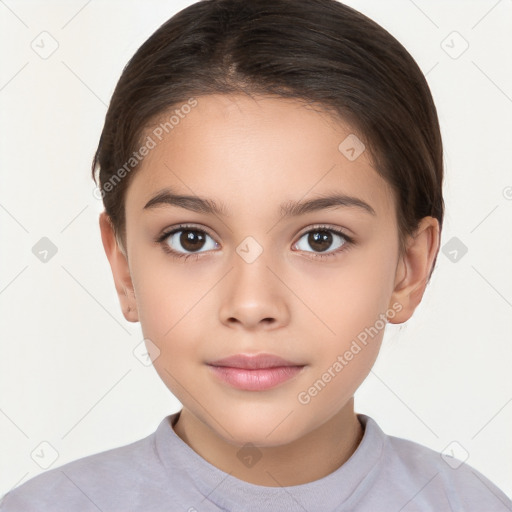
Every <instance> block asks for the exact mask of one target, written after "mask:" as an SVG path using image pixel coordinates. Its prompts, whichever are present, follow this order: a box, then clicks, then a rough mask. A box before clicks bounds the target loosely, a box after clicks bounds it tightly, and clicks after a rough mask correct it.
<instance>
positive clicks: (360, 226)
mask: <svg viewBox="0 0 512 512" xmlns="http://www.w3.org/2000/svg"><path fill="white" fill-rule="evenodd" d="M197 100H198V105H197V106H196V107H195V108H193V109H192V110H191V112H190V113H189V114H188V115H187V116H186V117H185V118H184V119H182V120H181V121H180V123H179V125H177V126H176V127H175V128H174V129H173V130H172V132H170V133H169V135H168V136H167V137H166V138H165V139H163V140H162V141H161V142H160V143H159V144H158V145H157V146H156V148H154V149H153V150H151V151H150V153H149V155H148V156H147V157H146V158H145V159H144V160H143V162H142V163H141V166H140V168H139V169H138V170H137V172H136V174H135V175H134V176H133V177H132V178H133V179H132V182H131V183H130V186H129V188H128V190H127V194H126V203H125V205H126V229H127V242H126V248H123V247H120V245H119V244H118V242H117V241H116V238H115V235H114V233H113V231H112V228H111V225H110V223H109V221H108V218H107V217H106V214H105V213H102V214H101V216H100V229H101V235H102V241H103V245H104V248H105V252H106V255H107V257H108V260H109V262H110V265H111V269H112V273H113V277H114V282H115V286H116V290H117V293H118V295H119V300H120V303H121V307H122V310H123V313H124V315H125V318H126V319H127V320H129V321H131V322H140V324H141V328H142V331H143V334H144V337H145V338H149V339H150V340H151V341H152V343H154V345H156V346H157V347H158V349H159V351H160V355H159V356H158V357H157V358H156V359H155V360H154V363H153V364H154V366H155V369H156V371H157V372H158V374H159V375H160V377H161V378H162V380H163V381H164V383H165V384H166V385H167V387H168V388H169V390H170V391H171V392H172V393H173V394H174V395H175V396H176V397H177V398H178V399H179V401H180V402H181V403H182V405H183V409H182V411H181V414H180V416H179V420H178V422H177V423H176V424H175V425H174V427H173V428H174V430H175V432H176V434H177V435H178V436H179V437H180V438H181V439H182V440H183V441H184V442H185V443H187V444H188V445H189V446H190V447H191V448H192V449H193V450H194V451H195V452H197V453H198V454H199V455H200V456H201V457H203V458H204V459H206V460H207V461H208V462H210V463H211V464H213V465H215V466H216V467H217V468H219V469H221V470H223V471H225V472H227V473H230V474H231V475H232V476H235V477H237V478H239V479H241V480H245V481H247V482H250V483H253V484H257V485H264V486H271V487H274V486H290V485H299V484H303V483H307V482H311V481H314V480H317V479H319V478H322V477H324V476H326V475H328V474H330V473H332V472H333V471H335V470H336V469H337V468H339V467H340V466H341V465H342V464H343V463H344V462H345V461H347V460H348V458H349V457H350V456H351V455H352V454H353V453H354V451H355V449H356V448H357V446H358V444H359V443H360V441H361V438H362V435H363V431H362V427H361V425H360V423H359V421H358V419H357V417H356V414H355V412H354V399H353V396H354V393H355V391H356V390H357V388H358V387H359V386H360V384H361V383H362V382H363V381H364V379H365V378H366V376H367V375H368V373H369V372H370V370H371V368H372V365H373V364H374V362H375V359H376V357H377V355H378V352H379V348H380V345H381V341H382V337H383V334H384V329H380V330H379V333H378V335H375V336H374V337H373V338H369V341H368V343H367V345H366V346H364V348H363V349H362V350H361V351H360V352H358V353H357V355H355V356H354V357H353V359H352V360H350V361H349V362H348V364H347V365H346V366H345V367H344V368H343V370H342V371H340V372H338V373H336V376H335V377H334V378H332V379H331V380H330V382H328V383H327V384H326V386H325V387H324V388H323V389H322V390H321V391H320V392H318V393H317V394H316V396H314V397H311V399H310V401H309V402H308V403H307V404H304V403H300V401H299V400H298V395H299V393H301V392H304V391H307V390H308V389H309V388H310V387H311V386H312V384H313V383H314V382H315V381H317V380H318V379H319V378H321V377H322V375H323V374H324V373H325V372H326V371H327V369H328V368H329V367H331V368H332V366H333V363H334V362H335V361H336V360H337V357H338V355H342V354H344V353H345V352H346V351H347V350H348V349H349V348H350V346H351V343H352V342H353V340H354V339H356V337H357V335H358V334H359V333H361V332H362V331H364V329H365V328H367V327H370V326H373V325H375V324H376V321H377V320H378V319H379V315H380V314H384V315H386V314H387V313H389V311H390V310H392V311H393V313H395V314H394V316H393V318H389V319H388V321H389V322H392V323H403V322H405V321H407V320H408V319H409V318H410V317H411V315H412V314H413V312H414V310H415V308H416V307H417V305H418V304H419V303H420V301H421V298H422V296H423V293H424V291H425V287H426V283H427V278H428V275H429V272H430V269H431V268H432V264H433V260H434V257H435V255H436V254H437V251H438V249H439V224H438V221H437V220H436V219H434V218H432V217H425V218H424V219H422V221H421V223H420V225H419V228H418V230H417V232H416V233H415V236H414V237H410V238H409V239H408V241H407V250H406V252H405V253H404V254H399V246H398V227H397V222H396V205H395V197H394V194H393V192H392V190H391V188H390V187H389V186H388V184H387V182H386V181H384V180H383V179H382V178H381V177H380V176H379V175H378V174H377V172H376V171H375V170H374V169H373V167H372V164H371V161H370V157H369V154H368V153H369V152H368V151H365V152H363V153H362V154H361V155H360V156H359V157H358V158H357V159H356V160H354V161H350V160H349V159H347V158H346V157H345V155H344V154H342V153H341V152H340V151H339V150H338V146H339V144H340V143H341V142H342V141H343V140H344V139H345V138H346V137H347V136H348V135H349V134H351V133H354V131H353V130H352V129H351V128H350V126H348V125H346V124H345V123H343V122H341V121H340V120H339V119H338V120H337V119H334V118H332V117H330V116H329V115H328V114H326V113H325V112H320V111H318V110H313V109H312V108H310V107H307V106H305V105H304V104H303V103H301V102H299V101H296V100H291V99H283V98H276V97H258V96H256V97H253V98H251V97H248V96H245V95H231V96H222V95H210V96H200V97H198V98H197ZM148 133H150V131H148ZM166 187H172V188H173V190H174V191H178V192H179V193H183V194H187V195H197V196H200V197H204V198H209V199H212V200H215V201H216V202H217V203H219V204H220V203H224V204H225V206H226V208H227V210H228V211H229V213H230V214H231V215H229V216H219V215H211V214H204V213H197V212H191V211H188V210H185V209H183V208H179V207H176V206H172V205H166V206H161V207H159V208H154V209H149V210H144V205H145V204H146V203H147V202H148V201H149V200H150V199H151V198H152V197H154V196H155V195H156V194H157V193H158V192H159V191H161V190H162V189H164V188H166ZM333 191H337V192H343V193H346V194H348V195H351V196H355V197H357V198H360V199H362V200H363V201H365V202H367V203H369V204H370V205H371V207H372V208H373V209H374V210H375V213H376V214H375V215H371V214H369V213H366V212H365V211H364V210H363V209H360V208H355V207H338V208H329V209H324V210H320V211H316V212H310V213H307V214H304V215H301V216H298V217H290V218H286V219H282V220H279V206H280V205H281V203H283V202H286V201H292V200H295V201H298V200H307V199H312V198H316V197H319V196H321V195H326V194H329V193H332V192H333ZM180 223H190V224H194V227H195V228H197V229H203V230H205V231H206V232H207V234H208V235H209V236H206V241H205V245H204V246H203V248H202V247H201V246H200V245H199V246H196V247H197V250H196V252H200V253H201V254H200V256H199V258H198V259H195V258H189V259H187V260H183V259H181V260H180V259H174V258H172V256H170V255H169V254H167V253H166V252H165V251H164V249H163V246H162V245H161V244H160V245H159V244H158V243H156V242H155V239H156V238H157V237H158V235H160V234H161V233H162V232H164V231H165V230H169V228H172V227H175V226H176V225H178V224H180ZM316 224H321V225H327V227H328V228H337V229H341V230H345V232H346V233H347V234H348V235H350V236H352V238H353V239H354V244H347V242H346V241H345V240H344V239H343V238H340V237H338V236H337V235H336V234H332V240H331V245H330V246H329V244H328V243H327V245H326V247H327V250H326V251H325V252H324V253H327V252H331V253H332V252H335V251H336V250H337V249H338V248H340V246H342V244H343V243H344V242H345V243H346V244H347V245H345V246H344V248H343V250H342V251H341V252H338V253H337V254H336V255H334V256H332V257H328V258H326V259H320V258H318V257H317V256H318V254H323V253H322V252H320V251H319V250H318V248H315V247H314V246H312V245H311V244H309V243H308V235H307V234H308V233H310V232H311V231H315V230H314V225H316ZM311 226H313V228H312V229H310V227H311ZM323 229H326V228H323ZM317 231H318V229H317ZM180 234H181V233H179V234H178V235H177V236H175V237H174V239H173V241H172V240H171V239H170V238H168V239H167V240H166V241H165V242H163V243H167V245H168V246H169V245H170V247H171V248H173V249H175V250H176V251H178V252H181V253H190V252H191V249H190V246H188V247H184V245H182V244H180V239H179V235H180ZM304 235H305V236H304ZM248 236H251V237H253V238H254V239H255V240H256V241H257V243H258V244H259V245H260V246H261V248H262V249H263V252H262V253H261V254H260V255H259V256H258V257H257V258H256V260H255V261H253V262H252V263H248V262H247V261H246V260H244V259H243V258H242V257H240V256H239V254H238V253H237V252H236V249H237V247H238V246H239V245H240V244H241V242H242V241H243V240H244V239H245V238H246V237H248ZM210 237H211V238H210ZM215 242H216V243H217V244H218V245H216V244H215ZM393 305H395V309H393ZM397 307H398V308H400V311H399V312H396V311H395V310H396V309H397ZM239 353H245V354H258V353H271V354H275V355H278V356H280V357H283V358H284V359H288V360H291V361H295V362H300V363H301V364H303V365H305V368H304V369H303V370H302V372H301V373H299V374H298V375H296V376H295V377H293V378H292V379H291V380H289V381H286V382H285V383H283V384H281V385H279V386H277V387H275V388H273V389H270V390H266V391H244V390H239V389H235V388H233V387H230V386H229V385H228V384H226V383H224V382H222V381H220V380H219V379H218V378H217V377H216V376H215V375H213V374H212V372H211V370H210V368H209V367H208V366H207V365H206V362H207V361H213V360H215V359H219V358H223V357H227V356H229V355H233V354H239ZM246 443H252V444H253V445H254V447H253V448H251V450H253V451H252V452H251V453H252V454H258V456H260V455H261V458H260V460H259V461H258V462H257V463H256V464H254V465H253V466H252V467H247V466H246V465H245V464H244V463H243V462H242V461H241V460H240V458H239V457H238V456H237V453H238V451H239V449H240V448H241V447H242V446H244V445H245V444H246Z"/></svg>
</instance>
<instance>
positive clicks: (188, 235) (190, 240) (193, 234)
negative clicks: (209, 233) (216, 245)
mask: <svg viewBox="0 0 512 512" xmlns="http://www.w3.org/2000/svg"><path fill="white" fill-rule="evenodd" d="M180 243H181V245H182V246H183V247H184V248H185V249H186V250H187V251H194V250H197V249H201V246H202V245H203V243H204V236H203V235H202V234H200V233H198V232H197V231H192V230H183V232H182V234H181V236H180Z"/></svg>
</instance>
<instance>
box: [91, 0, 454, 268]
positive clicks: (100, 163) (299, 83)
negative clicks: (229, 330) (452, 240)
mask: <svg viewBox="0 0 512 512" xmlns="http://www.w3.org/2000/svg"><path fill="white" fill-rule="evenodd" d="M233 93H246V94H250V95H252V94H261V95H278V96H281V97H284V98H295V99H299V100H302V101H304V102H306V103H309V104H316V105H318V107H319V108H321V109H322V110H324V111H329V112H330V113H332V114H334V115H337V116H338V117H339V118H341V119H343V120H345V121H346V122H348V123H349V124H350V126H351V127H352V128H353V129H354V130H355V131H357V133H358V136H359V138H361V140H363V141H364V144H365V145H366V147H367V149H368V150H369V151H370V155H371V157H372V163H373V165H374V167H375V170H376V171H377V172H378V173H379V174H380V175H381V176H382V177H383V178H384V179H385V180H386V181H387V182H388V183H389V184H390V185H391V187H392V188H393V190H394V191H395V193H396V204H397V211H396V215H397V222H398V228H399V239H400V250H401V251H403V250H404V248H405V245H404V244H405V239H406V237H407V235H412V234H413V233H414V232H415V230H416V228H417V227H418V224H419V221H420V220H421V219H422V218H423V217H425V216H432V217H434V218H436V219H437V220H438V221H439V226H440V229H441V228H442V222H443V214H444V202H443V196H442V181H443V150H442V141H441V134H440V129H439V122H438V118H437V112H436V108H435V105H434V102H433V99H432V96H431V93H430V89H429V87H428V84H427V82H426V80H425V77H424V76H423V74H422V72H421V70H420V68H419V67H418V65H417V64H416V62H415V61H414V59H413V58H412V57H411V55H410V54H409V53H408V52H407V50H406V49H405V48H404V47H403V46H402V45H401V44H400V43H399V42H398V41H397V40H396V39H395V38H394V37H393V36H392V35H391V34H389V33H388V32H387V31H386V30H385V29H384V28H382V27H381V26H380V25H378V24H377V23H375V22H374V21H372V20H371V19H369V18H367V17H366V16H364V15H363V14H361V13H359V12H358V11H356V10H354V9H352V8H350V7H348V6H346V5H344V4H342V3H340V2H338V1H337V0H251V1H246V0H202V1H199V2H197V3H194V4H193V5H191V6H189V7H187V8H185V9H183V10H182V11H180V12H178V13H177V14H176V15H175V16H173V17H172V18H170V19H169V20H168V21H167V22H165V23H164V24H163V25H162V26H161V27H160V28H159V29H158V30H157V31H156V32H155V33H154V34H153V35H152V36H151V37H150V38H149V39H148V40H147V41H145V42H144V44H143V45H142V46H141V47H140V48H139V49H138V51H137V52H136V53H135V55H134V56H133V57H132V58H131V59H130V61H129V62H128V64H127V65H126V67H125V68H124V70H123V73H122V75H121V77H120V79H119V82H118V84H117V86H116V88H115V90H114V93H113V96H112V99H111V102H110V105H109V108H108V111H107V114H106V118H105V125H104V127H103V131H102V133H101V137H100V141H99V145H98V148H97V150H96V153H95V155H94V159H93V163H92V175H93V179H94V180H95V181H96V176H95V174H96V170H97V168H99V187H100V191H101V195H102V198H103V203H104V206H105V211H106V213H107V214H108V216H109V218H110V221H111V223H112V226H113V228H114V232H115V233H116V236H117V237H118V240H119V241H120V243H121V245H122V247H126V245H125V244H126V225H125V209H124V207H125V195H126V194H125V192H126V190H127V187H128V185H129V183H130V178H131V176H133V174H134V172H135V170H136V167H137V166H136V161H132V167H133V171H132V172H130V170H131V168H127V166H126V163H127V162H128V161H130V159H131V158H133V157H132V155H133V154H134V151H136V150H137V149H138V148H140V145H141V144H142V137H143V135H144V133H145V129H146V128H147V127H148V126H149V125H150V124H151V123H152V122H154V120H155V119H157V118H158V117H160V116H162V115H163V114H164V113H166V112H169V110H170V109H171V108H173V107H175V106H178V105H180V104H187V103H190V102H191V98H192V99H193V98H194V97H197V96H201V95H207V94H233ZM340 142H341V141H340ZM121 169H124V172H120V171H121ZM109 184H110V186H108V185H109ZM436 259H437V254H436V258H435V259H434V262H433V265H432V270H433V268H434V266H435V261H436ZM429 278H430V276H429Z"/></svg>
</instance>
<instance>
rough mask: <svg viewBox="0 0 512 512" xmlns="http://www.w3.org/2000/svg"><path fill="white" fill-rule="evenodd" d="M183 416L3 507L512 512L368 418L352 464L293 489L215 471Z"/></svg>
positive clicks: (491, 490) (436, 457)
mask: <svg viewBox="0 0 512 512" xmlns="http://www.w3.org/2000/svg"><path fill="white" fill-rule="evenodd" d="M178 415H179V412H178V413H175V414H172V415H170V416H167V417H166V418H164V419H163V420H162V422H161V423H160V425H159V426H158V428H157V430H156V432H154V433H153V434H151V435H149V436H148V437H146V438H144V439H141V440H139V441H136V442H134V443H131V444H129V445H126V446H122V447H119V448H114V449H111V450H108V451H105V452H101V453H97V454H94V455H89V456H88V457H84V458H82V459H78V460H76V461H72V462H69V463H67V464H65V465H62V466H61V467H57V468H53V469H51V470H47V471H46V472H44V473H42V474H40V475H37V476H36V477H34V478H32V479H31V480H29V481H27V482H25V483H24V484H22V485H20V486H19V487H17V488H16V489H14V490H11V491H10V492H8V493H7V494H6V495H5V496H4V498H3V500H2V501H1V502H0V511H1V512H31V511H38V512H47V511H62V512H78V511H80V512H89V511H91V512H93V511H94V512H98V511H102V512H114V511H116V512H117V511H119V512H129V511H140V512H156V511H159V512H160V511H169V512H171V511H172V512H174V511H182V512H206V511H214V510H215V511H219V510H224V511H243V512H252V511H254V512H265V511H269V512H270V511H272V512H284V511H302V512H304V511H306V512H313V511H322V512H334V511H351V512H359V511H368V512H387V511H390V512H391V511H392V512H411V511H430V512H433V511H435V512H441V511H442V512H444V511H448V512H449V511H453V512H461V511H474V512H494V511H495V512H505V511H512V501H511V500H510V499H509V498H508V497H507V496H506V495H505V494H504V493H503V492H502V491H500V490H499V489H498V488H497V487H496V486H495V485H494V484H492V483H491V482H490V481H489V480H488V479H487V478H485V477H484V476H483V475H482V474H481V473H479V472H478V471H476V470H475V469H473V468H472V467H471V466H468V465H467V464H461V465H460V466H458V467H456V466H457V463H456V462H455V461H456V459H452V460H449V462H450V464H448V463H447V462H446V461H445V460H444V459H443V458H442V457H441V454H439V453H437V452H435V451H433V450H431V449H429V448H427V447H425V446H422V445H419V444H417V443H414V442H412V441H408V440H405V439H400V438H397V437H393V436H388V435H386V434H385V433H384V432H383V431H382V430H381V429H380V427H379V426H378V425H377V423H376V422H375V421H374V420H373V419H372V418H370V417H369V416H366V415H363V414H358V415H357V416H358V418H359V421H360V422H361V424H362V426H363V428H364V435H363V439H362V441H361V443H360V444H359V446H358V447H357V449H356V451H355V452H354V453H353V454H352V456H351V457H350V458H349V460H348V461H347V462H346V463H345V464H343V465H342V466H341V467H340V468H338V469H337V470H336V471H334V472H333V473H331V474H329V475H327V476H326V477H324V478H321V479H319V480H315V481H313V482H310V483H307V484H302V485H296V486H291V487H264V486H259V485H254V484H250V483H248V482H245V481H242V480H239V479H237V478H234V477H232V476H231V475H229V474H228V473H225V472H223V471H221V470H220V469H218V468H216V467H215V466H213V465H212V464H210V463H209V462H207V461H206V460H205V459H203V458H202V457H201V456H200V455H198V454H197V453H196V452H195V451H194V450H192V448H190V447H189V446H188V445H187V444H186V443H185V442H184V441H183V440H182V439H181V438H180V437H179V436H178V435H177V434H176V433H175V432H174V430H173V428H172V425H174V424H175V422H176V421H177V419H178ZM256 463H257V462H256ZM455 467H456V469H454V468H455Z"/></svg>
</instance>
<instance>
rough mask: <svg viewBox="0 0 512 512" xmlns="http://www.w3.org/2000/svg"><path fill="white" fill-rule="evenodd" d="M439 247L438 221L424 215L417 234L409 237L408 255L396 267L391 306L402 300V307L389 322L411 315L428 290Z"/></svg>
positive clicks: (397, 322)
mask: <svg viewBox="0 0 512 512" xmlns="http://www.w3.org/2000/svg"><path fill="white" fill-rule="evenodd" d="M438 250H439V222H438V220H437V219H435V218H433V217H424V218H423V219H422V220H421V222H420V224H419V226H418V229H417V230H416V233H415V234H414V236H412V237H410V238H409V239H408V241H407V248H406V251H405V254H404V255H403V256H402V257H401V259H400V261H399V263H398V266H397V271H396V277H395V288H394V290H393V294H392V296H391V300H390V307H391V305H392V304H396V303H399V304H400V305H401V306H402V309H401V310H400V312H399V313H397V314H396V315H395V316H394V317H393V318H392V319H390V320H389V322H390V323H393V324H401V323H404V322H406V321H407V320H409V318H411V316H412V314H413V313H414V310H415V309H416V307H417V306H418V305H419V303H420V302H421V299H422V298H423V294H424V293H425V289H426V286H427V283H428V278H429V275H430V271H431V269H432V265H433V262H434V260H435V257H436V255H437V253H438Z"/></svg>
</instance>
